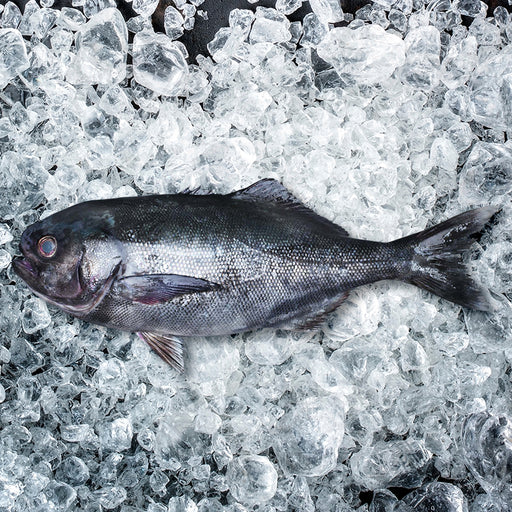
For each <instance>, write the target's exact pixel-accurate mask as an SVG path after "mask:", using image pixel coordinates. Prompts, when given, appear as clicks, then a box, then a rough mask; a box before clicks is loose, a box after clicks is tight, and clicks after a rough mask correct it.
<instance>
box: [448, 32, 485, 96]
mask: <svg viewBox="0 0 512 512" xmlns="http://www.w3.org/2000/svg"><path fill="white" fill-rule="evenodd" d="M477 49H478V44H477V41H476V38H475V36H471V35H468V36H467V37H466V38H464V39H463V40H462V41H458V42H456V43H455V44H453V43H452V44H451V45H450V47H449V49H448V53H447V54H446V56H445V58H444V59H443V62H442V65H441V74H440V78H441V81H442V82H443V83H444V84H445V85H446V87H448V88H449V89H455V88H456V87H460V86H462V85H465V83H466V81H467V80H468V78H469V77H470V76H471V73H472V72H473V70H474V69H475V67H476V66H477V64H478V55H477Z"/></svg>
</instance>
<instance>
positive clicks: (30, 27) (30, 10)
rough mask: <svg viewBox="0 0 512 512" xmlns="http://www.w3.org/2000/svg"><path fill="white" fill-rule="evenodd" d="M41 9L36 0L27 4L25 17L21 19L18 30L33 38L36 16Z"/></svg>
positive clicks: (31, 0) (30, 0) (24, 12)
mask: <svg viewBox="0 0 512 512" xmlns="http://www.w3.org/2000/svg"><path fill="white" fill-rule="evenodd" d="M39 9H40V7H39V5H37V2H36V1H35V0H29V1H28V2H27V3H26V4H25V9H24V11H23V16H22V17H21V22H20V24H19V25H18V30H19V31H20V32H21V34H22V35H24V36H31V35H32V34H33V33H34V21H35V16H34V15H35V14H36V13H37V12H38V11H39Z"/></svg>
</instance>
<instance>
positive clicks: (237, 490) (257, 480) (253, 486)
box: [226, 455, 277, 506]
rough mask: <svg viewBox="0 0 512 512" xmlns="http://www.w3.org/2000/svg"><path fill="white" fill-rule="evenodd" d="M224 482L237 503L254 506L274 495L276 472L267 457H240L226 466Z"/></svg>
mask: <svg viewBox="0 0 512 512" xmlns="http://www.w3.org/2000/svg"><path fill="white" fill-rule="evenodd" d="M226 481H227V484H228V486H229V490H230V492H231V494H232V495H233V496H234V497H235V499H236V500H237V501H239V502H240V503H243V504H244V505H248V506H254V505H257V504H262V503H265V502H266V501H268V500H270V499H271V498H272V497H273V496H274V494H275V493H276V490H277V471H276V470H275V468H274V466H273V464H272V463H271V462H270V461H269V460H268V458H267V457H263V456H260V455H242V456H240V457H237V458H236V459H233V460H232V461H231V462H230V463H229V464H228V468H227V471H226Z"/></svg>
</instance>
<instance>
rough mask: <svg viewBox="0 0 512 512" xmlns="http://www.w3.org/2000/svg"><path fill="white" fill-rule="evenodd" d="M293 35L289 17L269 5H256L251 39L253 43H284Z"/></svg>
mask: <svg viewBox="0 0 512 512" xmlns="http://www.w3.org/2000/svg"><path fill="white" fill-rule="evenodd" d="M291 37H292V35H291V33H290V22H289V20H288V18H287V17H286V16H285V15H284V14H282V13H280V12H278V11H276V10H275V9H270V8H267V7H259V6H258V7H256V19H255V20H254V23H253V24H252V28H251V33H250V35H249V40H250V41H251V42H252V43H283V42H285V41H289V40H290V38H291Z"/></svg>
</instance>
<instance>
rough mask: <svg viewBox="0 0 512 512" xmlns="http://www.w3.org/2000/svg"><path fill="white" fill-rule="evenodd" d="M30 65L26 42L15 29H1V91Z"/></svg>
mask: <svg viewBox="0 0 512 512" xmlns="http://www.w3.org/2000/svg"><path fill="white" fill-rule="evenodd" d="M28 64H29V61H28V58H27V49H26V47H25V41H24V40H23V37H22V36H21V34H20V33H19V32H18V31H17V30H15V29H14V28H2V29H0V90H1V89H3V88H4V87H5V86H6V85H7V84H8V83H9V81H10V80H11V79H12V78H14V77H15V76H16V75H17V74H18V73H21V72H22V71H24V70H25V69H27V67H28Z"/></svg>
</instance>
